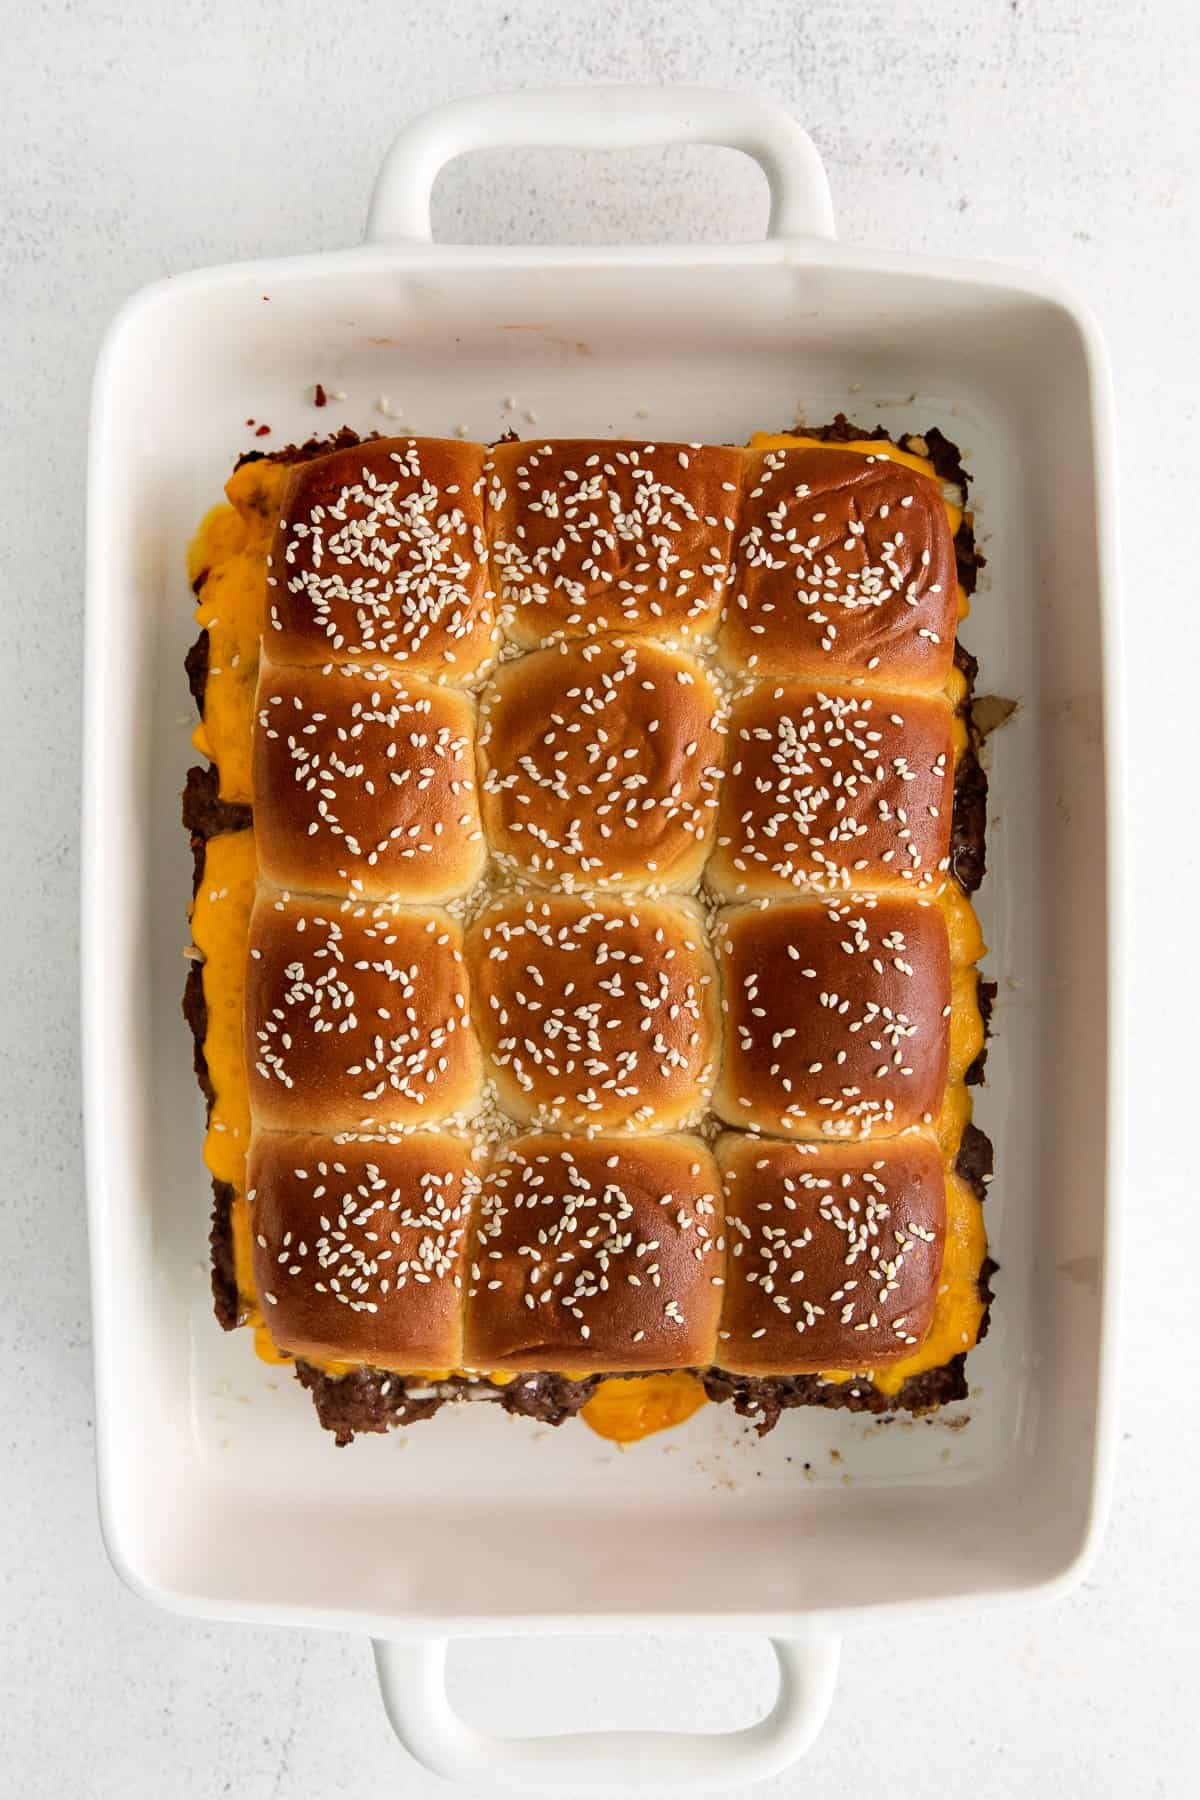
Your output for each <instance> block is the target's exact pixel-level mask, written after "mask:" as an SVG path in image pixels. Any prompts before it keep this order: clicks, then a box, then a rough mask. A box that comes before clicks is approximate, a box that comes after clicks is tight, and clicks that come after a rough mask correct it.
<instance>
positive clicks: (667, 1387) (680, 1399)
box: [579, 1369, 708, 1444]
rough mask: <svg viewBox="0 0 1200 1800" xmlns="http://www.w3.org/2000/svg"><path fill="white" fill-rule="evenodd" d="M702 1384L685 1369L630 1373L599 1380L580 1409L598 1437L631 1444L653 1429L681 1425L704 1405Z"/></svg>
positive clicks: (662, 1429)
mask: <svg viewBox="0 0 1200 1800" xmlns="http://www.w3.org/2000/svg"><path fill="white" fill-rule="evenodd" d="M707 1400H708V1395H707V1394H706V1393H705V1392H704V1384H703V1382H702V1381H700V1380H699V1379H698V1377H697V1376H695V1375H692V1374H690V1373H689V1372H688V1371H687V1370H686V1369H675V1370H672V1371H671V1372H670V1373H669V1374H664V1375H633V1376H626V1377H614V1379H613V1380H611V1381H602V1382H601V1383H600V1386H599V1387H598V1388H597V1389H596V1391H595V1393H594V1394H593V1395H592V1397H591V1399H590V1400H589V1401H588V1402H587V1403H586V1405H585V1406H583V1407H582V1408H581V1410H580V1414H579V1416H580V1418H581V1419H582V1420H583V1421H584V1423H585V1424H586V1425H590V1426H591V1428H592V1430H593V1431H594V1432H595V1433H596V1435H597V1436H598V1437H602V1438H610V1439H611V1440H612V1441H613V1442H614V1443H617V1444H635V1443H637V1442H638V1441H639V1439H641V1438H644V1437H649V1436H650V1434H651V1432H654V1431H670V1430H671V1429H672V1428H673V1427H674V1426H676V1425H682V1424H683V1422H684V1420H685V1419H690V1418H691V1416H692V1414H693V1413H694V1412H698V1411H699V1410H700V1408H701V1407H702V1406H704V1405H705V1404H706V1402H707Z"/></svg>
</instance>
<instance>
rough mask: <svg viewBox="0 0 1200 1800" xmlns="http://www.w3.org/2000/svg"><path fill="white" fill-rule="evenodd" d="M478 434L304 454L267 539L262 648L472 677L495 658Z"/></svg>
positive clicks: (278, 656)
mask: <svg viewBox="0 0 1200 1800" xmlns="http://www.w3.org/2000/svg"><path fill="white" fill-rule="evenodd" d="M483 463H484V449H483V446H482V444H465V443H457V442H454V441H453V440H448V439H446V438H379V439H376V440H374V441H373V442H371V443H366V444H359V445H356V446H354V447H352V448H350V449H346V450H338V451H335V452H334V453H333V454H332V455H331V456H322V457H318V458H317V459H316V460H315V461H312V462H305V463H301V464H299V465H298V466H297V467H296V468H294V469H293V470H292V472H291V475H290V477H289V480H288V485H287V488H286V490H285V492H284V497H283V506H282V511H281V514H280V519H279V524H278V526H277V527H276V531H275V537H274V541H273V544H272V547H271V557H270V566H269V570H268V584H267V613H266V623H265V628H264V633H263V643H264V649H265V652H266V654H267V655H268V656H270V657H271V658H273V660H274V661H276V662H280V663H302V664H316V665H318V666H320V665H323V664H325V663H329V662H354V663H369V664H371V665H372V666H375V665H380V666H382V667H390V668H392V669H394V670H396V671H399V672H401V673H406V674H415V675H424V676H427V677H428V678H429V679H431V680H435V681H466V680H470V679H471V678H472V677H473V676H475V675H476V674H477V673H478V672H479V670H480V669H481V668H482V667H484V665H485V664H487V663H489V662H490V661H491V660H492V657H493V655H494V652H495V635H496V633H495V611H494V607H493V604H492V592H491V585H490V579H489V573H488V558H487V545H486V542H485V540H484V532H483V487H484V480H483Z"/></svg>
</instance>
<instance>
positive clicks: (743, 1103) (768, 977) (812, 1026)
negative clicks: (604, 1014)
mask: <svg viewBox="0 0 1200 1800" xmlns="http://www.w3.org/2000/svg"><path fill="white" fill-rule="evenodd" d="M715 949H716V953H717V962H718V966H719V968H720V972H721V988H722V998H723V1003H724V1006H725V1038H724V1046H725V1047H724V1058H723V1062H722V1067H721V1075H720V1079H719V1081H718V1083H717V1090H716V1094H715V1097H714V1101H713V1104H714V1106H715V1109H716V1111H717V1112H718V1114H719V1115H720V1117H721V1118H722V1119H724V1120H726V1121H727V1122H728V1123H729V1124H731V1125H741V1126H745V1127H747V1128H749V1129H751V1130H756V1131H767V1132H778V1133H780V1134H782V1135H785V1136H788V1137H799V1138H859V1137H868V1136H870V1137H889V1136H892V1135H894V1134H895V1133H896V1132H899V1131H905V1130H907V1129H909V1128H910V1127H911V1126H914V1125H928V1124H929V1123H930V1122H931V1121H932V1119H933V1118H934V1116H935V1115H936V1113H937V1112H938V1110H939V1109H940V1107H941V1103H942V1095H943V1091H944V1089H945V1085H946V1069H947V1061H948V1055H949V1031H950V1023H949V1020H950V946H949V938H948V935H947V930H946V919H945V914H944V913H943V912H942V909H941V908H940V906H938V905H937V904H936V903H934V902H922V901H920V900H917V899H915V898H914V899H910V898H908V897H907V896H905V897H898V896H892V895H877V896H874V895H865V894H853V895H850V896H848V897H847V898H846V899H844V900H838V901H829V900H815V899H810V900H780V901H776V902H775V903H774V904H772V905H769V906H763V905H758V906H742V907H732V908H730V909H729V910H728V911H726V912H724V913H722V914H721V916H720V918H719V920H718V923H717V930H716V934H715Z"/></svg>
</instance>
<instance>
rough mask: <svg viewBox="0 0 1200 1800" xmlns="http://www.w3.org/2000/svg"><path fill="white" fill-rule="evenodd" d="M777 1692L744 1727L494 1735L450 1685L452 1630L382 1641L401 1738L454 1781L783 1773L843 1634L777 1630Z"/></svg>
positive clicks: (585, 1787) (657, 1781)
mask: <svg viewBox="0 0 1200 1800" xmlns="http://www.w3.org/2000/svg"><path fill="white" fill-rule="evenodd" d="M771 1645H772V1648H773V1649H774V1651H775V1656H776V1659H777V1660H778V1663H779V1695H778V1698H777V1699H776V1701H775V1704H774V1706H773V1707H772V1708H771V1711H770V1712H769V1713H768V1714H767V1716H766V1718H765V1719H760V1720H759V1722H758V1724H757V1725H747V1726H745V1727H744V1728H743V1729H742V1730H740V1731H726V1732H696V1733H683V1732H672V1731H602V1732H598V1731H587V1732H575V1733H558V1734H551V1735H548V1736H545V1737H491V1736H489V1735H488V1734H487V1733H486V1732H483V1731H477V1730H475V1728H474V1727H473V1726H471V1725H468V1724H467V1723H466V1722H465V1721H464V1720H463V1719H461V1718H459V1716H458V1714H457V1713H456V1712H455V1711H454V1708H453V1707H452V1706H451V1704H450V1699H449V1696H448V1694H447V1692H446V1652H447V1649H448V1647H449V1643H448V1640H447V1639H445V1638H435V1639H431V1640H428V1641H422V1642H413V1641H412V1640H409V1641H408V1642H405V1643H397V1642H393V1641H391V1640H384V1639H380V1638H377V1639H376V1640H375V1666H376V1668H377V1670H378V1672H379V1686H380V1689H381V1690H382V1693H383V1704H384V1706H385V1708H386V1709H387V1715H388V1718H389V1719H390V1720H391V1723H392V1729H393V1730H394V1731H395V1733H396V1736H397V1737H398V1738H399V1739H400V1742H401V1743H402V1744H403V1745H404V1746H405V1748H406V1749H407V1750H408V1751H409V1752H410V1754H411V1755H412V1756H415V1757H416V1759H417V1761H418V1762H420V1763H423V1764H424V1765H425V1767H426V1768H427V1769H432V1770H433V1771H434V1772H435V1773H436V1774H438V1775H443V1776H445V1777H446V1778H447V1779H449V1780H451V1781H462V1782H472V1783H474V1784H475V1785H476V1786H478V1787H480V1788H486V1787H491V1788H497V1789H512V1790H515V1791H516V1792H518V1793H522V1794H535V1793H553V1794H559V1795H562V1794H564V1793H571V1794H578V1793H585V1792H588V1791H590V1790H592V1789H596V1788H610V1789H612V1788H640V1787H645V1788H654V1789H655V1790H656V1791H659V1792H664V1791H670V1790H679V1791H682V1790H683V1789H685V1788H686V1789H687V1791H688V1792H689V1793H696V1792H700V1791H704V1790H707V1789H711V1788H730V1787H735V1786H740V1785H742V1784H744V1783H747V1782H751V1781H765V1780H766V1779H767V1778H768V1777H769V1776H772V1775H778V1774H779V1773H780V1771H781V1770H783V1769H786V1768H787V1767H788V1766H789V1765H790V1764H791V1763H793V1762H795V1761H796V1759H797V1758H798V1757H801V1756H803V1755H804V1753H805V1751H806V1750H808V1749H810V1748H811V1747H812V1745H813V1743H814V1742H815V1740H816V1737H817V1734H818V1732H819V1731H820V1729H821V1727H822V1725H823V1724H824V1723H825V1716H826V1714H827V1713H828V1711H829V1707H830V1703H831V1701H832V1699H833V1689H834V1683H835V1681H836V1678H837V1667H838V1656H839V1653H840V1650H841V1643H840V1640H839V1639H838V1638H834V1637H822V1638H772V1639H771Z"/></svg>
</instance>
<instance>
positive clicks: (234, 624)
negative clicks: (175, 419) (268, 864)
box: [188, 462, 288, 804]
mask: <svg viewBox="0 0 1200 1800" xmlns="http://www.w3.org/2000/svg"><path fill="white" fill-rule="evenodd" d="M287 476H288V470H287V466H286V465H285V464H282V463H268V462H255V463H245V464H243V466H242V467H241V468H240V469H238V470H237V471H236V473H235V474H234V475H232V476H231V477H230V479H229V481H228V482H227V483H226V487H225V492H226V494H227V495H228V497H229V502H230V504H229V505H228V506H218V507H214V508H213V510H212V512H210V513H209V514H208V516H207V518H206V519H205V520H204V521H203V523H202V524H201V526H200V530H199V531H198V532H197V534H196V537H195V539H194V540H193V542H192V547H191V550H190V551H189V553H188V572H189V574H191V576H192V579H193V581H195V580H198V579H200V577H201V576H203V581H202V585H201V587H200V593H199V597H198V601H197V606H196V623H197V624H198V625H202V626H203V627H204V629H205V630H206V631H207V632H208V682H207V685H206V687H205V690H204V718H203V719H202V721H201V723H200V724H199V725H197V727H196V729H195V731H194V732H193V734H192V742H193V744H194V745H195V747H196V749H197V750H198V751H199V752H200V754H201V755H202V756H207V757H208V759H209V761H210V762H214V763H216V765H217V772H218V775H219V777H220V794H221V798H222V800H230V801H239V802H242V803H243V804H248V803H249V801H250V798H251V794H250V750H251V743H252V739H253V727H254V691H255V687H256V685H257V682H258V659H259V646H260V643H261V640H262V629H263V615H264V610H265V607H266V594H267V555H268V552H269V551H270V548H271V537H272V534H273V532H274V530H275V524H276V520H277V519H278V517H279V508H280V506H281V504H282V501H283V490H284V486H285V484H286V482H287Z"/></svg>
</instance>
